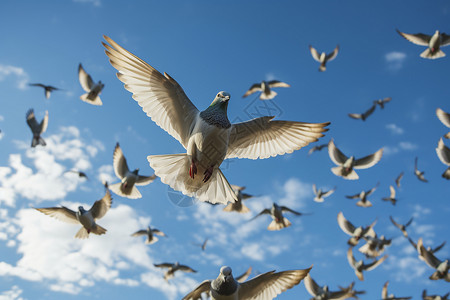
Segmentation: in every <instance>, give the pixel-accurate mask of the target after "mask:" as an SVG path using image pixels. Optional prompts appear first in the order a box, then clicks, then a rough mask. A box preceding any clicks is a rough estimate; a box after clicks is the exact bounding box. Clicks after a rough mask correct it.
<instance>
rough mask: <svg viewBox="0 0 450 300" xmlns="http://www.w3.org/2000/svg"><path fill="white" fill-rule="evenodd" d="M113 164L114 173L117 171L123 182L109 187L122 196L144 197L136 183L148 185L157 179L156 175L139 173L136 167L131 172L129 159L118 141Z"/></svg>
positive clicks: (131, 197)
mask: <svg viewBox="0 0 450 300" xmlns="http://www.w3.org/2000/svg"><path fill="white" fill-rule="evenodd" d="M113 165H114V173H116V176H117V177H118V178H119V179H120V181H121V182H119V183H116V184H112V185H110V186H109V188H110V189H111V191H113V192H114V193H116V194H117V195H119V196H122V197H126V198H130V199H136V198H142V195H141V193H140V192H139V190H138V189H137V188H136V186H135V185H147V184H150V183H152V182H153V181H154V180H155V179H156V175H152V176H143V175H139V174H138V172H139V169H135V170H134V171H133V172H130V170H129V169H128V165H127V160H126V159H125V156H124V155H123V152H122V149H120V146H119V143H117V144H116V147H115V148H114V155H113Z"/></svg>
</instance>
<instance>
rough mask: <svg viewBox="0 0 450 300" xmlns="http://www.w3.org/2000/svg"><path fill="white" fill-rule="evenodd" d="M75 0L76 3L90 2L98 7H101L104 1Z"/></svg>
mask: <svg viewBox="0 0 450 300" xmlns="http://www.w3.org/2000/svg"><path fill="white" fill-rule="evenodd" d="M73 2H76V3H88V4H92V5H94V6H96V7H99V6H101V5H102V2H101V1H100V0H73Z"/></svg>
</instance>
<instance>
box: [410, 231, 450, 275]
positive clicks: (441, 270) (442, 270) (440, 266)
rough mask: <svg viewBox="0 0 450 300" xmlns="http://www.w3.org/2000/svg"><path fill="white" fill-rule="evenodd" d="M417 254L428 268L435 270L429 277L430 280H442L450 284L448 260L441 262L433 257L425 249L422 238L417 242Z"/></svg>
mask: <svg viewBox="0 0 450 300" xmlns="http://www.w3.org/2000/svg"><path fill="white" fill-rule="evenodd" d="M417 252H419V256H422V257H423V259H424V261H425V262H426V263H427V265H428V266H430V267H431V268H433V269H436V271H435V272H434V273H433V274H431V276H430V277H429V278H430V279H431V280H438V279H444V280H445V281H447V282H450V274H449V269H450V264H449V260H448V259H446V260H443V261H441V260H440V259H438V258H437V257H436V256H434V254H433V253H432V252H430V251H428V250H427V249H425V247H424V246H423V241H422V238H420V239H419V241H418V242H417Z"/></svg>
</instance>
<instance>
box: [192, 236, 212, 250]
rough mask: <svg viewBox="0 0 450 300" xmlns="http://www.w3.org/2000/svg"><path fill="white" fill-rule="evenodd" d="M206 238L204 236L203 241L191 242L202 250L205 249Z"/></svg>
mask: <svg viewBox="0 0 450 300" xmlns="http://www.w3.org/2000/svg"><path fill="white" fill-rule="evenodd" d="M208 240H209V239H208V238H206V239H205V240H204V241H203V243H201V244H200V243H193V244H194V245H195V246H199V247H200V248H201V249H202V251H205V249H206V244H207V243H208Z"/></svg>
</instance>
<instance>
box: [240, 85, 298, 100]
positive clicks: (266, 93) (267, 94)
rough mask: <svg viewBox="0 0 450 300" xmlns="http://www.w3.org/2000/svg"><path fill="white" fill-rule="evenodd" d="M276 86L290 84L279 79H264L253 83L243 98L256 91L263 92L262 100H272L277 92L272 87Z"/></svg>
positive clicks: (260, 97) (285, 86)
mask: <svg viewBox="0 0 450 300" xmlns="http://www.w3.org/2000/svg"><path fill="white" fill-rule="evenodd" d="M276 87H284V88H287V87H290V85H289V84H287V83H284V82H281V81H278V80H271V81H262V82H261V83H255V84H253V85H252V86H251V87H250V88H249V89H248V91H247V92H245V94H244V95H243V96H242V97H243V98H245V97H247V96H250V95H251V94H253V93H255V92H261V94H260V95H259V99H261V100H270V99H273V98H274V97H275V96H276V95H277V93H276V92H275V91H272V90H271V89H272V88H276Z"/></svg>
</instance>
